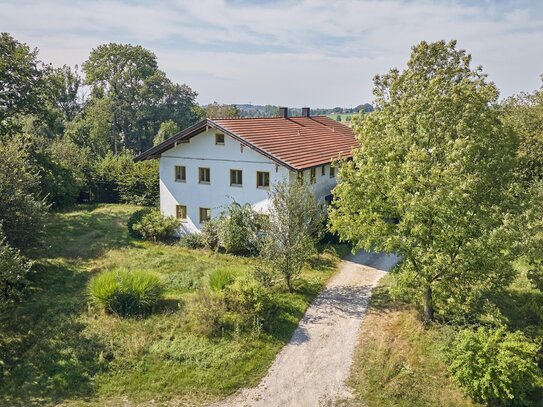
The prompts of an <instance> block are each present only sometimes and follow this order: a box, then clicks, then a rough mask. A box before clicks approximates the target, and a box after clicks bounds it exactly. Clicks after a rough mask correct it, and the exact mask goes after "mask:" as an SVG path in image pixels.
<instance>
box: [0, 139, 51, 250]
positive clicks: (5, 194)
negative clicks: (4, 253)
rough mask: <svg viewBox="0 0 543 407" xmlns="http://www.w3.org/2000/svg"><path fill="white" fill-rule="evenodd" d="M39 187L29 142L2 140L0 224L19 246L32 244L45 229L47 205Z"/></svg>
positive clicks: (10, 239)
mask: <svg viewBox="0 0 543 407" xmlns="http://www.w3.org/2000/svg"><path fill="white" fill-rule="evenodd" d="M39 187H40V178H39V174H37V173H36V171H35V168H34V166H33V165H32V162H31V159H30V155H29V151H28V146H27V143H25V142H24V141H22V140H20V139H12V140H9V141H8V140H6V141H0V224H2V226H3V230H4V233H5V236H6V239H7V241H8V242H9V244H10V245H11V246H13V247H15V248H18V249H25V248H27V247H29V246H31V245H32V244H33V243H35V242H36V240H37V238H39V236H40V232H41V231H42V229H43V217H44V215H45V213H46V211H47V205H46V202H45V200H44V199H43V197H42V196H41V195H40V192H39Z"/></svg>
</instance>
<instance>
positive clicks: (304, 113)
mask: <svg viewBox="0 0 543 407" xmlns="http://www.w3.org/2000/svg"><path fill="white" fill-rule="evenodd" d="M310 115H311V109H309V108H308V107H302V117H309V116H310Z"/></svg>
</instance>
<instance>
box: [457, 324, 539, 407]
mask: <svg viewBox="0 0 543 407" xmlns="http://www.w3.org/2000/svg"><path fill="white" fill-rule="evenodd" d="M535 353H536V346H535V345H534V344H533V343H531V342H529V341H528V340H527V339H526V338H525V337H524V335H523V334H522V333H521V332H514V333H508V332H506V331H505V329H504V328H499V329H487V328H479V329H477V330H476V331H472V330H470V329H465V330H463V331H461V332H460V333H459V334H458V335H457V337H456V338H455V340H454V341H453V345H452V346H451V347H450V348H449V349H447V358H448V362H449V370H450V372H451V375H452V377H453V380H454V381H455V382H457V383H458V384H459V385H460V386H461V387H462V388H463V389H464V390H465V392H466V393H467V394H469V395H470V396H471V397H472V398H473V399H474V400H475V401H478V402H483V403H487V404H489V405H493V406H499V405H511V404H516V405H525V401H526V400H525V398H526V394H527V392H529V391H530V390H531V389H532V388H533V387H534V384H535V383H536V381H537V376H538V367H537V364H536V363H535V361H534V355H535Z"/></svg>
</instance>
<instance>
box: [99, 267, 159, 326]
mask: <svg viewBox="0 0 543 407" xmlns="http://www.w3.org/2000/svg"><path fill="white" fill-rule="evenodd" d="M88 291H89V295H90V297H91V299H92V301H93V302H94V303H95V304H96V305H97V306H98V307H99V308H101V309H102V310H104V311H105V312H108V313H112V314H117V315H120V316H131V315H142V314H145V313H148V312H150V311H152V310H153V308H154V307H155V306H156V305H157V303H158V302H159V301H160V300H161V299H162V296H163V293H164V285H163V284H162V282H161V280H160V277H159V276H158V275H157V274H155V273H151V272H144V271H127V270H109V271H104V272H102V273H100V274H99V275H97V276H96V277H94V278H93V279H92V280H91V281H90V283H89V287H88Z"/></svg>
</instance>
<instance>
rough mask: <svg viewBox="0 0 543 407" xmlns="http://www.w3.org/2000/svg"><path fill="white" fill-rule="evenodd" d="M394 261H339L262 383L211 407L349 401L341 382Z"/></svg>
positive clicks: (376, 257)
mask: <svg viewBox="0 0 543 407" xmlns="http://www.w3.org/2000/svg"><path fill="white" fill-rule="evenodd" d="M396 261H397V258H396V257H394V256H389V255H383V254H376V253H366V252H358V253H357V254H356V255H354V256H350V257H348V258H346V259H345V260H343V261H342V263H341V265H340V267H339V270H338V272H337V273H336V274H335V275H334V277H333V278H332V279H331V280H330V282H329V283H328V285H327V286H326V288H325V289H324V290H323V291H322V292H321V293H320V294H319V295H318V296H317V297H316V298H315V300H314V301H313V303H312V304H311V305H310V306H309V308H308V309H307V312H306V313H305V315H304V317H303V318H302V320H301V321H300V324H299V326H298V328H297V329H296V331H294V335H293V336H292V339H291V340H290V343H289V344H287V345H286V346H285V347H284V348H283V349H282V350H281V352H280V353H279V354H278V355H277V358H276V359H275V361H274V363H273V364H272V366H271V367H270V369H269V371H268V374H267V375H266V377H264V379H262V381H261V383H260V384H259V385H258V386H256V387H254V388H249V389H243V390H241V391H239V392H238V393H236V394H234V395H233V396H232V397H230V398H228V399H226V400H222V401H221V402H218V403H216V404H214V405H213V406H215V407H219V406H221V407H242V406H245V407H249V406H251V407H257V406H262V407H264V406H265V407H279V406H281V407H284V406H289V407H290V406H292V407H294V406H300V407H309V406H311V407H312V406H319V405H333V404H334V403H335V401H337V400H340V399H345V398H348V397H349V396H350V391H349V388H348V387H347V385H346V383H345V382H346V380H347V378H348V377H349V370H350V367H351V363H352V359H353V350H354V346H355V343H356V338H357V336H358V328H359V326H360V322H361V321H362V317H363V316H364V312H365V311H366V308H367V304H368V300H369V298H370V294H371V290H372V288H373V287H374V286H375V284H376V283H377V281H379V279H380V278H381V277H382V276H383V275H384V274H385V272H386V271H388V270H390V269H391V268H392V266H394V264H395V263H396Z"/></svg>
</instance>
